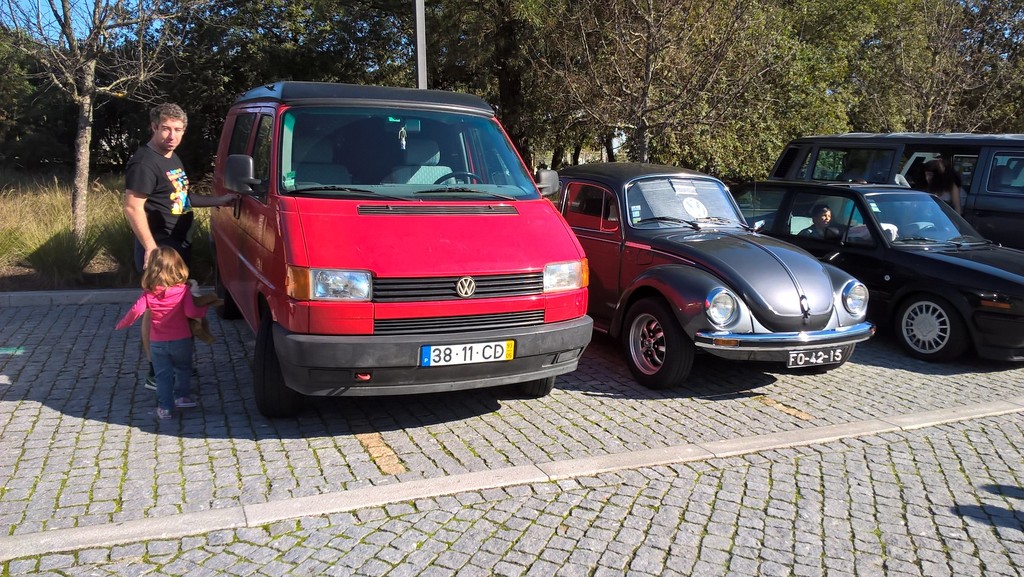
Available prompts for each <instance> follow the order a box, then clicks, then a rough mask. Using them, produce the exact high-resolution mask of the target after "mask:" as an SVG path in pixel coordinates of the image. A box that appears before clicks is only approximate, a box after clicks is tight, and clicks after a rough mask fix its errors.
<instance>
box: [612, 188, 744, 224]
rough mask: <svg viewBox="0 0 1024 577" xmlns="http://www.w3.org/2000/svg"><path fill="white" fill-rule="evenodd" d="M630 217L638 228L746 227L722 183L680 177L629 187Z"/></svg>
mask: <svg viewBox="0 0 1024 577" xmlns="http://www.w3.org/2000/svg"><path fill="white" fill-rule="evenodd" d="M626 216H627V218H628V220H629V224H630V225H631V226H634V227H637V228H667V227H681V226H689V227H691V228H698V227H706V226H718V227H731V226H736V227H740V226H743V217H742V216H740V214H739V210H738V209H737V207H736V203H735V202H734V201H733V199H732V196H731V195H730V194H729V191H728V189H726V188H725V185H723V184H722V183H721V182H719V181H717V180H712V179H706V178H685V177H678V176H669V177H656V178H645V179H641V180H636V181H633V182H631V183H630V184H629V185H628V186H627V188H626Z"/></svg>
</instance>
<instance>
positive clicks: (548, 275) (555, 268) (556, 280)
mask: <svg viewBox="0 0 1024 577" xmlns="http://www.w3.org/2000/svg"><path fill="white" fill-rule="evenodd" d="M589 282H590V267H589V266H588V265H587V259H582V260H572V261H568V262H553V263H550V264H548V265H547V266H545V267H544V292H546V293H550V292H558V291H567V290H573V289H579V288H583V287H585V286H587V284H588V283H589Z"/></svg>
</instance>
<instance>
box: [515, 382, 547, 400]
mask: <svg viewBox="0 0 1024 577" xmlns="http://www.w3.org/2000/svg"><path fill="white" fill-rule="evenodd" d="M554 388H555V377H547V378H545V379H537V380H535V381H526V382H525V383H519V391H520V392H521V393H522V394H523V395H524V396H527V397H530V398H531V399H539V398H541V397H546V396H548V394H550V393H551V391H553V390H554Z"/></svg>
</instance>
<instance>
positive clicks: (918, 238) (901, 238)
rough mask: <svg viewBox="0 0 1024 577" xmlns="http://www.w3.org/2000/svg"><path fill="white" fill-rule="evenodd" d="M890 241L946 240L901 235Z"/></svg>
mask: <svg viewBox="0 0 1024 577" xmlns="http://www.w3.org/2000/svg"><path fill="white" fill-rule="evenodd" d="M892 242H894V243H896V242H946V241H944V240H939V239H937V238H928V237H926V236H901V237H899V238H897V239H896V240H894V241H892Z"/></svg>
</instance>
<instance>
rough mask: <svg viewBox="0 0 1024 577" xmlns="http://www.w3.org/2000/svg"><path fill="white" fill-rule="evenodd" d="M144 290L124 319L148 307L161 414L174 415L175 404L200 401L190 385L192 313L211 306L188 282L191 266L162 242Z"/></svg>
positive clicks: (189, 404)
mask: <svg viewBox="0 0 1024 577" xmlns="http://www.w3.org/2000/svg"><path fill="white" fill-rule="evenodd" d="M142 289H143V293H142V296H141V297H139V300H137V301H135V304H134V305H133V306H132V308H131V310H129V311H128V313H127V314H125V315H124V317H123V318H122V319H121V320H120V321H118V323H117V328H118V329H124V328H127V327H129V326H131V325H132V323H134V322H135V321H136V320H138V319H139V318H140V317H142V314H143V313H144V312H146V310H147V309H148V310H149V311H150V316H151V317H152V319H153V321H152V326H151V327H150V333H149V339H150V345H149V347H150V356H151V357H152V361H153V370H154V373H155V376H156V393H157V409H156V416H157V418H160V419H169V418H171V410H172V407H177V408H179V409H180V408H188V407H194V406H196V403H195V401H194V400H192V393H191V390H190V386H191V381H192V331H191V330H190V329H189V319H202V318H203V317H205V316H206V309H207V307H205V306H197V305H196V304H195V303H194V302H193V301H192V293H191V292H190V291H189V285H188V267H187V266H185V261H183V260H181V257H180V256H179V255H178V253H177V252H175V250H174V249H173V248H170V247H166V246H162V247H159V248H157V249H155V250H154V251H153V253H152V255H151V256H150V257H149V263H148V265H147V266H146V270H145V271H144V272H143V273H142Z"/></svg>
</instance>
